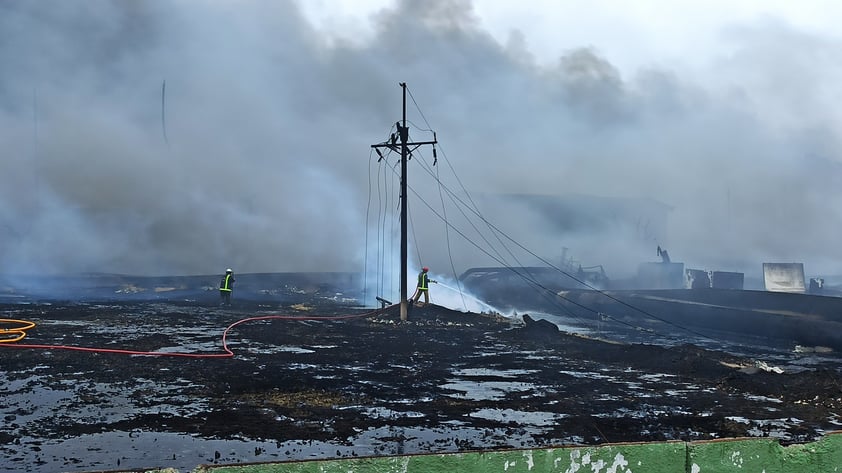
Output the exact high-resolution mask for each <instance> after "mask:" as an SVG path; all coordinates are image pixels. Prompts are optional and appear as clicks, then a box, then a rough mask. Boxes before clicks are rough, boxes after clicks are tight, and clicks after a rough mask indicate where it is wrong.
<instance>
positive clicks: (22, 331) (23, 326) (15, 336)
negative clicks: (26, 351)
mask: <svg viewBox="0 0 842 473" xmlns="http://www.w3.org/2000/svg"><path fill="white" fill-rule="evenodd" d="M3 324H20V326H18V327H11V328H5V327H2V325H3ZM33 327H35V322H30V321H28V320H17V319H0V335H2V336H3V338H0V343H13V342H17V341H19V340H23V337H25V336H26V331H27V330H29V329H31V328H33ZM9 334H11V335H9ZM7 336H9V337H11V338H6V337H7Z"/></svg>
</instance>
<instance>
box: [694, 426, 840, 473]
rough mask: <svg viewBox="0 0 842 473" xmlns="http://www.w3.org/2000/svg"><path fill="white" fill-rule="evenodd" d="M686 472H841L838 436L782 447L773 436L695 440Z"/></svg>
mask: <svg viewBox="0 0 842 473" xmlns="http://www.w3.org/2000/svg"><path fill="white" fill-rule="evenodd" d="M687 458H688V467H689V469H688V470H687V472H688V473H726V472H738V471H739V472H743V471H751V472H754V471H756V472H761V473H828V472H835V471H839V472H842V435H839V434H838V433H837V434H833V435H828V436H826V437H825V438H823V439H821V440H820V441H817V442H813V443H807V444H799V445H790V446H787V447H782V446H781V445H780V444H779V443H778V442H777V441H775V440H773V439H741V440H725V441H717V442H698V443H692V444H689V446H688V455H687Z"/></svg>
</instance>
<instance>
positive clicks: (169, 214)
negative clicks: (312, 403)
mask: <svg viewBox="0 0 842 473" xmlns="http://www.w3.org/2000/svg"><path fill="white" fill-rule="evenodd" d="M372 28H374V31H373V35H372V39H371V40H370V41H369V42H366V43H364V44H362V45H360V44H357V43H354V44H343V43H341V42H334V41H327V40H326V39H325V36H324V34H323V32H321V31H318V30H316V29H314V27H313V26H311V25H310V24H309V23H308V22H307V21H306V20H305V19H304V16H303V15H302V14H301V13H300V11H299V9H298V7H297V4H296V3H295V2H293V1H280V0H271V1H269V0H267V1H241V2H177V1H164V0H152V1H126V2H93V1H90V2H86V1H82V2H60V1H54V2H50V1H46V2H32V1H26V0H10V1H4V2H0V63H2V64H3V74H2V75H0V85H2V86H1V87H0V141H1V142H2V143H3V149H4V151H3V155H4V158H3V164H4V172H3V173H2V177H0V193H2V195H0V198H2V200H0V241H2V245H0V264H2V268H0V271H2V272H4V273H7V274H8V273H21V272H25V273H44V272H78V271H105V272H123V273H131V274H196V273H202V274H203V273H216V272H219V271H220V270H221V269H223V268H225V267H229V266H230V267H234V268H235V269H236V270H237V271H238V272H263V271H346V270H353V271H356V270H360V269H361V268H362V265H363V256H364V254H365V247H366V225H367V222H366V209H367V205H368V202H369V192H370V185H369V181H368V179H369V172H370V171H369V151H370V150H369V145H370V144H373V143H376V142H379V141H381V140H383V139H385V138H386V137H387V136H388V133H389V127H390V126H392V125H394V123H395V121H397V119H399V118H400V88H399V87H398V83H399V82H402V81H405V82H407V83H408V84H409V87H410V89H411V91H412V92H413V97H414V98H415V99H417V101H418V105H419V106H420V107H421V110H422V111H423V113H424V115H423V118H422V117H421V115H420V114H418V113H417V111H415V110H414V109H412V107H414V105H412V104H410V106H411V117H410V118H411V120H412V121H413V124H414V126H413V128H412V132H413V137H414V138H417V139H427V138H428V136H427V135H423V134H422V133H421V132H420V128H425V127H426V123H425V121H424V119H426V120H428V121H429V123H430V125H431V126H432V127H433V128H435V129H436V131H437V132H438V139H439V141H440V142H441V150H443V151H444V156H446V161H444V160H443V159H442V156H440V161H439V166H440V167H439V170H440V171H441V172H442V173H444V172H445V171H446V170H447V169H449V168H447V167H446V166H447V165H448V164H449V165H451V166H452V167H453V169H454V170H455V171H456V173H457V175H458V176H459V178H460V179H461V183H462V184H463V185H464V186H465V188H466V189H467V190H468V191H469V192H470V193H476V194H475V195H476V196H485V197H489V196H491V197H489V198H478V199H479V200H478V201H477V204H478V205H479V206H480V208H481V209H482V212H483V214H484V215H485V217H486V218H487V219H488V220H489V221H491V222H493V223H494V224H495V225H496V226H497V227H499V228H500V229H502V230H504V231H505V232H507V233H508V234H509V235H510V236H511V237H512V238H515V239H517V240H519V241H522V242H523V244H524V245H525V246H527V247H529V248H530V250H531V251H533V252H534V253H536V254H537V255H540V256H541V257H542V258H546V259H548V260H552V261H553V262H555V261H557V260H558V258H559V257H560V255H561V254H562V252H563V251H569V253H568V254H569V255H571V256H575V257H576V259H578V260H581V261H582V262H583V263H584V264H586V265H587V264H604V265H606V268H607V269H608V270H609V273H610V272H611V271H614V272H615V273H623V272H627V271H630V270H633V268H634V267H635V264H636V263H637V262H640V261H647V260H650V261H651V260H656V259H657V258H656V255H655V247H656V245H661V246H663V247H665V248H668V249H669V251H670V254H671V255H672V257H673V260H674V261H684V262H685V263H687V264H688V266H692V267H699V268H707V269H721V270H745V271H759V269H760V265H761V263H762V262H764V261H779V262H787V261H798V262H804V263H805V265H806V268H807V270H808V272H810V273H811V274H817V273H825V274H827V273H834V272H837V265H838V264H839V262H840V260H842V252H840V250H839V249H837V245H836V235H837V234H840V230H842V215H840V212H839V210H838V209H839V205H838V203H837V202H839V201H840V197H842V196H840V192H842V191H840V185H839V178H838V177H836V176H837V175H839V172H840V170H842V169H840V164H839V156H838V151H837V150H838V148H839V144H840V143H839V132H838V130H839V129H840V128H839V119H838V117H837V115H838V114H837V113H836V112H835V105H834V103H835V101H834V100H833V99H835V96H834V94H835V92H834V91H835V87H836V84H837V83H839V79H840V66H839V65H838V61H835V60H834V55H833V52H834V51H836V50H837V49H838V44H836V43H835V42H834V41H829V40H823V39H822V38H817V37H810V36H808V35H806V34H804V33H802V32H799V31H795V30H793V29H792V28H790V27H788V26H787V25H785V24H782V23H767V24H762V25H745V26H742V27H740V28H736V27H735V28H733V29H731V30H729V31H728V32H727V34H729V35H730V40H731V41H732V42H733V45H734V48H733V54H732V55H730V56H728V57H724V58H721V60H720V62H718V63H716V64H711V68H712V69H711V70H710V71H706V72H705V73H704V74H690V73H688V72H686V70H669V69H665V68H663V67H657V66H652V67H650V68H647V69H645V70H639V71H633V72H632V73H628V72H625V73H624V72H621V71H620V70H618V69H617V68H616V67H615V66H614V65H612V62H611V61H612V58H610V57H604V56H603V55H601V54H600V52H599V51H598V50H594V49H592V48H589V47H588V45H587V44H557V45H553V46H554V47H555V48H557V50H558V51H559V58H558V61H557V63H555V64H553V65H551V66H544V65H541V64H538V63H536V62H535V60H534V59H533V56H532V54H531V53H530V51H529V48H530V45H528V44H527V43H525V42H524V41H523V39H522V37H521V36H520V35H518V34H517V33H514V34H513V35H512V39H511V40H510V41H508V42H507V43H505V44H501V43H499V42H497V41H496V40H495V39H494V38H493V37H492V36H491V35H490V34H489V33H487V32H486V31H483V30H482V28H481V26H480V24H479V22H478V21H477V20H476V19H475V17H474V15H473V13H472V7H471V3H470V2H468V1H460V0H436V1H427V2H414V1H409V0H406V1H400V2H397V3H396V4H395V6H394V7H392V8H389V9H385V10H382V11H380V12H378V13H377V14H376V15H375V16H373V17H372ZM164 81H166V95H165V96H163V94H162V85H163V83H164ZM162 98H163V100H162ZM162 109H163V110H162ZM427 154H428V155H427V157H428V158H429V151H427ZM419 159H420V158H419ZM416 162H417V160H413V163H416ZM446 163H447V164H446ZM411 172H412V174H411V176H410V184H411V185H412V187H413V188H415V189H416V190H417V191H418V192H419V193H422V194H423V196H422V197H423V199H424V200H425V201H426V202H429V203H431V204H432V205H440V200H439V194H438V188H437V185H436V183H435V181H434V180H433V179H432V178H431V177H430V176H429V175H426V174H425V173H424V172H423V171H421V170H420V169H419V168H417V167H411ZM442 181H443V182H444V181H445V178H444V177H442ZM447 185H448V186H450V188H451V189H453V190H454V191H458V190H461V188H460V186H458V185H457V184H455V181H453V180H449V181H447ZM500 194H506V195H524V194H529V195H535V194H537V195H540V196H563V197H565V199H564V202H566V204H565V205H566V207H565V210H563V211H559V210H558V209H557V208H556V207H552V206H550V207H548V208H549V210H547V209H548V208H547V207H540V206H537V207H536V205H535V203H534V201H531V200H527V201H525V200H522V199H519V198H514V199H509V200H505V199H504V200H505V202H500V201H497V200H495V199H496V197H493V196H498V195H500ZM571 196H573V197H571ZM582 196H592V197H597V198H596V199H592V198H583V197H582ZM410 197H411V198H412V197H414V196H413V194H410ZM375 199H376V197H375ZM605 199H607V200H605ZM411 202H412V203H411V207H412V209H413V212H414V213H413V226H414V228H415V238H416V239H417V240H416V241H417V242H418V243H417V244H414V245H413V251H415V250H418V251H423V260H424V263H425V264H429V265H430V266H435V267H436V268H437V269H439V268H440V269H441V271H440V272H449V270H450V268H451V262H450V260H451V258H453V260H454V266H455V268H456V272H457V273H459V272H461V271H463V270H464V269H467V268H468V267H470V266H496V265H498V263H497V262H495V261H493V260H489V259H488V257H487V255H485V254H483V253H482V252H479V251H476V250H475V249H473V247H472V246H471V245H468V244H465V243H464V242H460V241H459V240H460V237H459V236H458V235H455V234H453V233H451V234H450V235H449V236H450V238H451V239H452V241H450V243H451V245H450V247H448V245H447V243H448V239H447V237H446V235H445V233H444V228H443V225H442V223H441V222H440V221H439V220H438V219H437V218H436V217H434V216H432V213H431V212H428V211H425V209H424V208H423V207H421V206H419V205H417V204H416V202H413V201H411ZM495 202H496V203H495ZM525 202H526V203H525ZM571 202H573V203H576V206H575V208H574V209H571V208H570V205H571ZM605 202H608V203H605ZM490 203H493V205H491V204H490ZM376 205H377V204H375V206H376ZM395 205H396V203H395ZM393 207H394V206H393ZM542 209H543V210H542ZM583 216H587V218H585V217H583ZM448 217H449V218H450V217H459V215H458V214H456V213H454V211H453V210H452V209H451V210H449V211H448ZM368 224H369V225H370V224H371V222H369V223H368ZM455 224H456V225H460V224H459V223H458V222H456V223H455ZM465 233H466V234H467V235H468V236H473V235H472V234H471V232H469V231H466V232H465ZM369 238H373V236H372V235H371V234H369ZM480 243H481V242H480ZM369 244H370V242H369ZM563 248H567V249H568V250H563ZM448 250H449V251H448ZM519 258H520V262H521V263H523V264H534V263H536V260H535V258H533V257H531V256H529V255H523V254H521V256H519Z"/></svg>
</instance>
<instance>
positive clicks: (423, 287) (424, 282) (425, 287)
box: [408, 266, 438, 307]
mask: <svg viewBox="0 0 842 473" xmlns="http://www.w3.org/2000/svg"><path fill="white" fill-rule="evenodd" d="M429 270H430V268H428V267H426V266H424V267H423V268H421V272H420V273H418V285H417V286H416V288H415V294H413V295H412V297H411V298H410V299H409V301H408V302H409V303H410V304H412V303H413V302H417V303H418V306H419V307H421V306H424V305H427V304H429V303H430V287H429V286H430V283H434V284H438V282H437V281H433V280H432V279H430V278H429V277H428V276H427V272H428V271H429ZM422 294H423V295H424V303H421V300H420V299H421V295H422Z"/></svg>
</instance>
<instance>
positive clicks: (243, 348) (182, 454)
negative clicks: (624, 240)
mask: <svg viewBox="0 0 842 473" xmlns="http://www.w3.org/2000/svg"><path fill="white" fill-rule="evenodd" d="M235 302H236V304H235V306H234V307H232V308H220V307H218V306H217V305H216V300H215V299H213V298H212V297H205V298H197V299H191V300H182V299H166V298H159V299H153V300H108V301H100V302H97V301H87V302H73V303H69V302H57V301H51V302H48V301H37V300H26V301H8V302H7V303H5V304H3V305H2V306H0V308H2V315H0V317H5V318H14V319H23V320H29V321H33V322H35V323H36V324H37V326H36V327H35V328H33V329H31V330H30V331H29V332H28V336H27V337H26V338H25V339H24V340H23V341H21V342H19V343H17V344H0V345H2V346H0V359H2V364H1V365H0V419H2V421H3V427H4V428H3V429H2V430H0V445H2V446H0V452H2V456H3V458H5V459H6V460H5V461H6V463H5V465H4V468H8V469H11V470H13V471H37V472H52V471H93V470H109V469H128V468H150V467H174V468H178V469H180V470H181V471H189V470H191V469H193V468H195V467H196V466H197V465H199V464H204V463H242V462H260V461H279V460H288V459H306V458H331V457H346V456H365V455H386V454H396V453H420V452H455V451H466V450H476V449H500V448H514V447H540V446H559V445H595V444H601V443H606V442H632V441H664V440H701V439H715V438H725V437H744V436H748V437H775V438H778V439H780V440H781V441H782V443H785V444H786V443H794V442H805V441H811V440H815V439H817V438H819V437H821V436H822V435H823V434H824V433H825V432H827V431H829V430H835V429H837V428H838V427H839V425H840V424H839V419H838V416H837V413H838V412H840V409H842V389H840V388H842V378H841V377H840V374H839V372H838V370H837V366H838V359H837V358H836V357H835V355H834V354H832V353H830V354H827V353H825V354H817V353H795V352H789V353H781V352H775V353H769V354H768V356H767V357H766V358H761V357H758V356H746V354H745V353H742V354H741V353H736V352H735V351H733V350H727V351H726V350H725V349H723V350H712V349H710V348H702V347H700V346H697V345H693V344H689V343H678V344H675V345H668V344H658V345H656V344H653V343H622V342H618V341H617V339H614V340H609V341H605V340H599V339H596V338H594V334H589V335H587V336H586V335H582V334H574V333H567V332H564V331H559V329H558V327H557V325H556V324H554V323H550V322H548V321H547V320H541V319H539V318H538V317H536V316H529V315H526V316H523V315H521V316H517V317H513V318H505V317H499V316H495V315H491V314H470V313H463V312H456V311H451V310H449V309H446V308H443V307H440V306H427V307H423V308H418V307H417V308H413V309H412V311H411V312H410V314H409V315H410V316H409V320H408V321H406V322H401V321H400V318H399V315H398V311H397V308H396V307H391V308H388V309H386V310H385V311H377V312H371V311H370V310H371V309H363V308H358V307H354V306H353V305H349V304H347V303H346V302H345V301H343V300H341V298H340V300H333V299H330V298H326V297H314V296H313V294H310V296H308V297H299V298H298V299H296V300H290V299H289V298H286V299H284V298H278V299H277V300H276V301H272V300H269V299H261V300H242V299H239V300H235ZM275 315H280V316H284V317H290V318H269V319H264V320H253V321H248V322H244V323H241V324H238V325H236V326H234V327H233V328H231V330H230V331H229V332H228V333H227V343H228V348H229V349H230V350H231V351H233V353H234V356H233V357H230V358H187V357H177V356H158V357H156V356H135V355H125V354H120V353H107V352H106V353H103V352H80V351H74V350H68V349H63V348H25V347H23V346H21V345H22V344H29V345H34V344H38V345H53V346H59V345H62V346H72V347H91V348H106V349H130V350H137V351H157V352H169V353H173V352H178V353H194V354H222V353H224V352H223V351H222V336H223V332H224V331H225V329H226V327H229V326H230V325H231V324H233V323H235V322H237V321H240V320H242V319H245V318H251V317H262V316H275ZM314 316H317V317H326V316H327V317H336V316H341V317H343V318H336V319H310V320H308V318H310V317H314ZM755 348H756V347H755ZM758 353H759V354H761V355H762V353H763V352H762V350H755V355H757V354H758ZM777 371H783V372H782V373H779V372H777Z"/></svg>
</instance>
